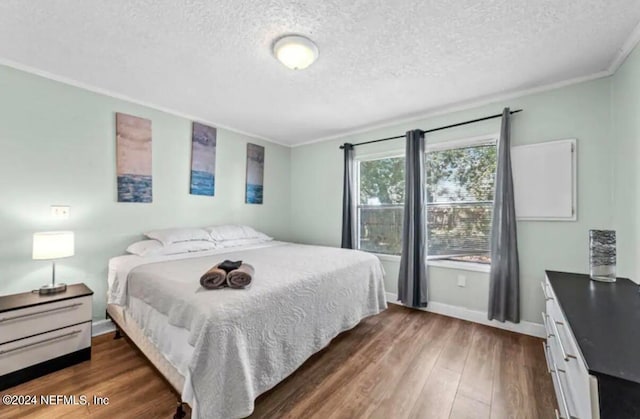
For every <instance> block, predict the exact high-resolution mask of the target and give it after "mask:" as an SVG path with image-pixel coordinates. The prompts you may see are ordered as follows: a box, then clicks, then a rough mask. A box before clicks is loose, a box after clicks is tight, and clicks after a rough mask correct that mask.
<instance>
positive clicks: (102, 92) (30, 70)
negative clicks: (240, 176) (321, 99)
mask: <svg viewBox="0 0 640 419" xmlns="http://www.w3.org/2000/svg"><path fill="white" fill-rule="evenodd" d="M0 65H3V66H6V67H10V68H13V69H16V70H20V71H24V72H25V73H30V74H33V75H36V76H39V77H42V78H45V79H49V80H53V81H56V82H59V83H64V84H67V85H69V86H73V87H77V88H79V89H83V90H88V91H90V92H92V93H97V94H100V95H104V96H108V97H112V98H114V99H119V100H123V101H125V102H129V103H133V104H135V105H140V106H144V107H146V108H150V109H153V110H156V111H160V112H164V113H166V114H169V115H173V116H177V117H179V118H184V119H188V120H191V121H194V122H199V123H202V124H205V125H211V126H213V127H216V128H222V129H224V130H227V131H231V132H235V133H236V134H241V135H244V136H247V137H251V138H255V139H258V140H263V141H267V142H270V143H273V144H277V145H279V146H283V147H291V145H290V144H286V143H282V142H279V141H276V140H273V139H271V138H267V137H263V136H261V135H258V134H254V133H251V132H246V131H242V130H239V129H236V128H233V127H229V126H227V125H223V124H219V123H217V122H215V121H209V120H207V119H203V118H199V117H197V116H194V115H189V114H186V113H184V112H180V111H176V110H174V109H170V108H166V107H164V106H160V105H156V104H154V103H150V102H146V101H143V100H137V99H134V98H132V97H130V96H127V95H124V94H121V93H117V92H113V91H111V90H108V89H103V88H101V87H97V86H93V85H90V84H86V83H83V82H80V81H77V80H74V79H70V78H68V77H63V76H59V75H57V74H53V73H49V72H48V71H44V70H40V69H37V68H35V67H31V66H27V65H24V64H21V63H17V62H15V61H11V60H7V59H4V58H2V57H0Z"/></svg>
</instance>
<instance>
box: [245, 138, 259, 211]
mask: <svg viewBox="0 0 640 419" xmlns="http://www.w3.org/2000/svg"><path fill="white" fill-rule="evenodd" d="M263 184H264V147H262V146H259V145H256V144H251V143H249V144H247V185H246V199H245V202H246V203H247V204H262V195H263Z"/></svg>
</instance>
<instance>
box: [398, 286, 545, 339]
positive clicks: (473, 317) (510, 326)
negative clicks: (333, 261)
mask: <svg viewBox="0 0 640 419" xmlns="http://www.w3.org/2000/svg"><path fill="white" fill-rule="evenodd" d="M386 294H387V302H388V303H391V304H398V305H402V303H400V302H399V301H398V296H397V295H396V294H393V293H390V292H387V293H386ZM419 310H424V311H428V312H430V313H436V314H442V315H444V316H449V317H455V318H456V319H461V320H467V321H470V322H474V323H480V324H484V325H487V326H491V327H497V328H498V329H504V330H509V331H511V332H516V333H522V334H523V335H530V336H535V337H538V338H545V337H546V333H545V330H544V326H543V325H542V324H539V323H533V322H527V321H521V322H520V323H510V322H504V323H502V322H499V321H496V320H489V319H488V318H487V313H486V312H483V311H479V310H470V309H468V308H465V307H460V306H453V305H450V304H444V303H439V302H437V301H429V305H428V306H427V307H425V308H421V309H419Z"/></svg>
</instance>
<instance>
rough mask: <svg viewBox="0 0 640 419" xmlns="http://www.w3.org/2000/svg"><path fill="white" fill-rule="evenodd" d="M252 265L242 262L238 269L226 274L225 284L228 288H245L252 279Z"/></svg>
mask: <svg viewBox="0 0 640 419" xmlns="http://www.w3.org/2000/svg"><path fill="white" fill-rule="evenodd" d="M253 274H254V269H253V266H251V265H249V264H247V263H243V264H242V265H240V267H239V268H238V269H234V270H233V271H231V272H229V273H228V274H227V285H228V286H229V287H230V288H247V287H248V286H249V285H251V281H252V280H253Z"/></svg>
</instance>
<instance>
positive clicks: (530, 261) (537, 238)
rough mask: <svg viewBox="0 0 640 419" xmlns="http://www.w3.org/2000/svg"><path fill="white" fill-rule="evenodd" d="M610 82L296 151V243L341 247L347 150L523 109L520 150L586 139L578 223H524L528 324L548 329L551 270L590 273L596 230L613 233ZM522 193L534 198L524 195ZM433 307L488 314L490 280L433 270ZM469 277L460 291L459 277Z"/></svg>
mask: <svg viewBox="0 0 640 419" xmlns="http://www.w3.org/2000/svg"><path fill="white" fill-rule="evenodd" d="M610 82H611V79H610V78H606V79H600V80H596V81H592V82H587V83H582V84H577V85H573V86H569V87H564V88H560V89H556V90H552V91H547V92H543V93H538V94H533V95H529V96H524V97H520V98H517V99H512V100H508V101H505V102H500V103H494V104H491V105H487V106H482V107H478V108H475V109H471V110H466V111H462V112H455V113H450V114H446V115H442V116H436V117H432V118H428V119H424V120H422V121H415V122H411V123H404V124H399V125H397V126H394V127H389V128H384V129H378V130H373V131H370V132H366V133H362V134H357V135H352V136H348V137H345V138H341V139H339V140H335V141H327V142H321V143H316V144H310V145H306V146H300V147H296V148H294V149H293V150H292V155H291V171H292V173H291V194H292V201H291V214H292V235H293V238H294V239H296V240H298V241H302V242H308V243H318V244H325V245H339V243H340V224H341V199H342V186H341V182H342V152H341V150H339V149H338V146H339V145H340V144H341V143H344V142H359V141H364V140H371V139H377V138H383V137H389V136H394V135H398V134H402V133H404V132H405V131H407V130H409V129H414V128H422V129H428V128H431V127H437V126H442V125H447V124H451V123H455V122H460V121H464V120H468V119H474V118H477V117H481V116H485V115H490V114H494V113H499V112H500V111H501V110H502V108H503V107H504V106H510V107H511V108H512V109H517V108H522V109H524V112H522V113H520V114H517V115H515V116H514V117H513V120H512V121H513V123H512V137H513V144H514V145H521V144H531V143H537V142H542V141H549V140H555V139H563V138H577V139H578V221H576V222H541V221H529V222H524V221H523V222H519V223H518V228H519V232H518V233H519V249H520V262H521V272H522V276H521V290H522V292H521V301H522V318H523V320H528V321H532V322H537V323H540V312H541V311H542V310H543V307H544V302H543V297H542V293H541V291H540V285H539V283H540V281H541V280H542V278H543V275H544V270H545V269H557V270H568V271H577V272H587V271H588V253H587V240H588V230H589V229H592V228H611V227H612V226H613V212H612V210H611V207H612V199H613V197H612V196H613V194H612V191H611V185H612V179H613V170H612V157H613V152H612V147H611V135H610V103H609V96H610ZM499 124H500V122H499V120H497V119H496V120H493V121H485V122H482V123H478V124H473V125H468V126H464V127H459V128H456V129H450V130H446V131H442V132H438V133H434V134H431V135H429V136H428V137H427V141H428V142H440V141H449V140H455V139H462V138H469V137H475V136H478V135H484V134H492V133H498V132H499V129H500V125H499ZM403 142H404V140H398V141H388V142H385V143H377V144H372V145H369V146H363V147H359V148H357V149H356V150H357V153H364V154H367V153H375V152H380V151H384V150H390V149H398V148H402V147H403ZM516 192H517V193H526V192H524V191H516ZM384 265H385V270H386V278H385V283H386V288H387V291H388V292H393V293H395V292H396V280H397V271H398V263H397V262H392V261H385V262H384ZM429 271H430V285H429V288H430V298H431V300H432V301H437V302H441V303H446V304H451V305H456V306H462V307H466V308H470V309H474V310H480V311H486V308H487V299H488V284H489V281H488V274H486V273H478V272H468V271H460V270H456V269H448V268H440V267H438V268H436V267H431V268H430V269H429ZM460 274H462V275H465V276H466V277H467V286H466V287H465V288H460V287H457V285H456V279H457V276H458V275H460Z"/></svg>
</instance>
